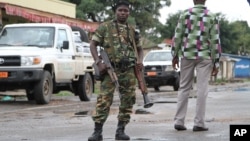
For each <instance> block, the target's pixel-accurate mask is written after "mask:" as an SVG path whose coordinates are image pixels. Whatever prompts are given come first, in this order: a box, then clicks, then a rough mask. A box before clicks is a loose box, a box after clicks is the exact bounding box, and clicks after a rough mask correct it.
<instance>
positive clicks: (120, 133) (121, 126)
mask: <svg viewBox="0 0 250 141" xmlns="http://www.w3.org/2000/svg"><path fill="white" fill-rule="evenodd" d="M125 125H126V122H124V121H119V122H118V125H117V130H116V134H115V139H116V140H130V137H129V136H128V135H126V134H125V133H124V130H125Z"/></svg>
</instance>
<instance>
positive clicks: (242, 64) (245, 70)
mask: <svg viewBox="0 0 250 141" xmlns="http://www.w3.org/2000/svg"><path fill="white" fill-rule="evenodd" d="M238 59H241V60H240V61H238V62H236V63H235V66H234V76H235V77H236V78H248V77H250V59H245V58H238Z"/></svg>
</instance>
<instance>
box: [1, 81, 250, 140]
mask: <svg viewBox="0 0 250 141" xmlns="http://www.w3.org/2000/svg"><path fill="white" fill-rule="evenodd" d="M149 90H151V91H150V95H149V96H150V99H151V101H153V102H155V104H154V106H153V107H151V108H149V109H144V108H143V100H142V96H141V95H140V94H139V91H138V95H137V103H136V105H135V106H134V112H133V115H132V119H131V122H130V124H129V125H128V126H127V128H126V133H127V134H129V135H130V136H131V138H132V139H131V140H132V141H141V140H149V141H229V125H230V124H249V123H250V112H249V107H250V102H249V101H250V93H249V91H250V83H233V84H227V85H223V86H221V85H220V86H211V87H210V93H209V96H208V101H207V116H206V117H207V118H206V124H207V126H208V127H209V131H207V132H199V133H194V132H192V126H193V116H194V111H195V101H196V99H195V97H193V98H190V99H189V110H188V114H187V120H186V126H187V128H188V130H187V131H183V132H178V131H175V130H174V128H173V116H174V113H175V108H176V92H173V91H172V88H168V87H164V88H163V89H162V90H161V92H157V93H156V92H154V91H153V89H149ZM117 99H118V96H117V95H116V97H115V100H114V103H113V105H112V108H111V113H110V116H109V118H108V120H107V122H106V124H105V125H104V132H103V135H104V141H114V135H115V130H116V124H117V119H116V116H117V112H118V108H117V106H118V105H119V101H118V100H117ZM94 105H95V98H93V99H92V100H91V101H90V102H80V101H79V99H78V97H74V96H68V97H65V96H61V97H53V100H52V101H51V103H50V104H48V105H36V104H34V103H32V102H27V101H26V100H25V99H17V101H11V102H0V117H1V118H0V141H48V140H49V141H87V137H88V136H89V135H90V134H91V133H92V131H93V126H94V125H93V122H92V119H91V114H92V112H93V109H94Z"/></svg>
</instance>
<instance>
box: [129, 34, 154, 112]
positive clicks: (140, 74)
mask: <svg viewBox="0 0 250 141" xmlns="http://www.w3.org/2000/svg"><path fill="white" fill-rule="evenodd" d="M137 36H138V35H137ZM137 36H135V34H132V37H133V39H135V38H136V37H137ZM132 45H133V47H134V50H135V55H136V58H137V60H136V64H138V63H139V62H138V60H139V54H138V51H137V48H136V44H135V40H133V42H132ZM134 71H135V76H136V79H137V81H138V85H139V89H140V90H141V92H142V96H143V100H144V108H150V107H151V106H153V104H154V103H152V102H150V101H149V99H148V89H147V86H146V83H145V79H144V73H143V71H142V70H140V69H139V68H137V66H136V65H135V67H134Z"/></svg>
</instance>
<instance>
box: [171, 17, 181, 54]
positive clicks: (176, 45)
mask: <svg viewBox="0 0 250 141" xmlns="http://www.w3.org/2000/svg"><path fill="white" fill-rule="evenodd" d="M183 34H184V25H183V16H180V18H179V20H178V24H177V26H176V28H175V34H174V37H173V39H172V48H171V52H172V56H173V57H176V56H177V57H178V53H179V50H180V48H181V43H182V38H183Z"/></svg>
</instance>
